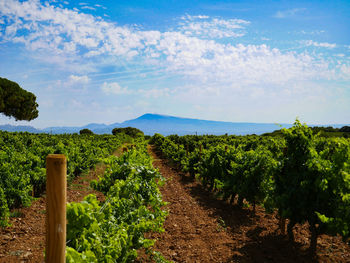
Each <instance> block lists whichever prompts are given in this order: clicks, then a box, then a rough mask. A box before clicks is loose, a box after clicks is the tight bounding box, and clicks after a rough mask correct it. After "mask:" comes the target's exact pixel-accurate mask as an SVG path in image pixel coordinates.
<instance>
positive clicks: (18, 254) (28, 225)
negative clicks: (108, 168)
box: [0, 165, 104, 263]
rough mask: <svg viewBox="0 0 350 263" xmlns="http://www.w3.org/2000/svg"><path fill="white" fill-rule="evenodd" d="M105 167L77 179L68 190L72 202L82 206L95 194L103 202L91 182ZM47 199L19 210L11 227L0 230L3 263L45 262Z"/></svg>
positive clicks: (0, 248)
mask: <svg viewBox="0 0 350 263" xmlns="http://www.w3.org/2000/svg"><path fill="white" fill-rule="evenodd" d="M103 171H104V166H102V165H98V166H97V167H96V169H94V170H91V171H90V172H89V173H88V174H87V175H84V176H80V177H78V178H76V179H75V180H74V181H73V182H72V184H70V186H69V187H68V189H67V201H68V202H80V201H82V200H83V198H84V197H85V196H86V195H88V194H91V193H94V194H96V196H97V198H98V199H99V200H103V198H104V197H103V195H102V193H100V192H97V191H94V190H92V189H91V188H90V181H91V180H92V179H96V178H97V177H98V175H100V174H102V173H103ZM45 211H46V202H45V196H43V197H41V198H39V199H37V200H35V201H34V202H33V203H32V205H31V206H30V207H26V208H22V209H19V210H17V213H18V216H17V217H12V218H11V225H12V226H10V227H6V228H5V229H1V228H0V262H6V263H10V262H35V263H37V262H44V249H45Z"/></svg>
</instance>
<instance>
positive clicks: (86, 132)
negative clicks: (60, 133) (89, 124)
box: [79, 129, 94, 135]
mask: <svg viewBox="0 0 350 263" xmlns="http://www.w3.org/2000/svg"><path fill="white" fill-rule="evenodd" d="M79 134H80V135H83V134H86V135H93V134H94V133H93V132H92V131H91V130H89V129H82V130H80V131H79Z"/></svg>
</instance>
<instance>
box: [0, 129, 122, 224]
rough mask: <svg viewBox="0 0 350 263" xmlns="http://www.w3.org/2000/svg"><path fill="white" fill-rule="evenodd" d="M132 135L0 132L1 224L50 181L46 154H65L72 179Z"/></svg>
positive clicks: (37, 194) (40, 192)
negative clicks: (12, 211)
mask: <svg viewBox="0 0 350 263" xmlns="http://www.w3.org/2000/svg"><path fill="white" fill-rule="evenodd" d="M127 138H128V137H126V136H123V135H120V136H113V135H102V136H101V135H99V136H98V135H84V136H82V135H78V134H73V135H49V134H29V133H10V132H2V131H0V226H6V225H7V224H8V222H9V216H10V211H11V210H12V209H15V208H19V207H22V206H28V205H29V204H30V203H31V201H32V200H33V198H34V197H38V196H40V195H41V194H42V193H43V192H44V190H45V184H46V169H45V167H46V163H45V162H46V156H47V155H48V154H56V153H60V154H65V155H66V157H67V176H68V180H69V181H71V180H73V179H74V178H75V177H76V176H77V175H79V174H81V173H82V172H83V171H85V170H88V169H89V168H92V167H93V166H94V165H95V164H96V163H97V162H99V160H100V159H101V158H104V157H106V156H108V155H109V154H110V153H111V152H112V151H113V150H115V149H117V148H118V147H119V146H120V145H121V144H122V143H123V142H124V141H125V140H127Z"/></svg>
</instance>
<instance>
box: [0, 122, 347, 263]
mask: <svg viewBox="0 0 350 263" xmlns="http://www.w3.org/2000/svg"><path fill="white" fill-rule="evenodd" d="M148 143H150V144H151V145H153V147H154V150H157V151H158V152H159V153H160V154H161V155H162V157H164V158H165V159H167V160H168V162H170V163H169V164H163V165H162V167H160V166H158V167H160V171H161V173H162V175H161V174H160V172H159V171H158V170H157V169H155V168H154V166H153V165H154V164H153V165H152V162H159V161H157V160H158V159H152V157H151V156H150V155H151V154H150V153H151V152H150V149H148ZM117 149H119V154H118V156H116V155H115V154H113V153H114V152H115V151H116V150H117ZM147 149H148V150H147ZM48 154H64V155H65V156H66V157H67V180H68V184H72V182H75V180H76V179H77V178H79V177H81V176H83V175H84V174H86V173H88V172H89V171H93V170H95V169H96V168H95V167H96V165H102V166H103V169H102V171H101V172H100V173H99V174H97V176H95V178H93V179H92V180H89V182H88V184H89V186H88V187H89V189H91V191H94V193H90V194H88V195H86V196H85V198H84V200H83V201H79V202H70V203H68V204H67V239H66V261H67V262H133V261H135V260H138V261H139V262H145V261H153V262H167V260H166V259H165V258H167V259H172V260H175V261H176V262H184V261H186V262H192V260H197V259H198V258H199V257H200V254H201V253H200V252H198V253H197V252H196V251H195V249H194V248H193V247H192V254H195V256H193V255H192V256H191V257H190V256H188V257H187V258H186V257H182V258H181V257H179V255H178V254H177V253H175V252H171V251H172V249H175V248H176V247H177V244H176V241H175V239H174V238H175V234H174V237H171V234H168V233H163V232H164V229H165V231H166V232H169V233H170V232H174V228H178V227H179V226H178V225H180V224H181V222H182V221H184V222H186V223H183V224H185V226H186V224H192V223H193V222H195V221H196V220H195V219H194V218H195V217H196V214H193V213H192V214H191V212H193V211H195V213H197V215H198V217H199V215H200V214H201V213H204V214H206V212H205V208H203V207H200V205H199V203H198V201H197V202H195V201H189V206H191V207H192V208H191V209H192V210H193V211H189V213H190V214H188V215H189V217H188V216H187V214H186V216H184V215H182V211H183V210H186V208H185V206H186V202H187V201H186V202H185V201H179V200H184V199H181V198H185V199H186V198H189V200H192V197H190V195H191V194H192V195H193V194H194V193H193V192H192V193H190V195H189V196H186V197H185V195H187V194H188V193H186V191H183V190H182V188H181V187H183V186H181V184H184V183H187V184H188V185H189V183H188V182H183V181H181V180H191V182H192V181H193V183H192V184H194V185H195V184H196V182H200V183H201V186H202V190H200V191H201V193H199V194H200V195H202V194H203V195H204V197H203V198H204V199H205V198H208V193H210V196H212V197H214V198H215V199H216V200H211V201H210V202H212V203H213V202H214V203H216V204H217V205H216V206H225V213H227V215H228V214H229V213H231V212H232V213H235V214H237V215H239V214H240V215H243V214H244V213H245V212H244V211H251V212H252V216H250V217H251V218H254V214H256V213H259V214H261V213H264V214H263V217H265V218H274V217H276V216H277V218H278V221H279V223H278V225H279V231H280V233H281V234H282V236H283V235H286V236H287V237H288V238H289V240H290V241H291V242H293V241H294V240H295V239H296V237H295V235H297V236H298V233H296V231H297V230H298V229H300V227H299V226H300V225H305V224H307V226H308V228H309V229H308V233H309V235H310V238H309V242H308V246H309V248H308V251H309V252H310V255H309V256H308V258H310V259H311V258H312V257H315V255H316V253H317V251H316V250H317V241H318V238H319V236H320V235H323V234H327V235H330V236H338V237H341V238H342V240H343V241H342V242H343V244H344V245H345V247H346V248H345V250H347V252H349V247H348V245H346V244H347V243H349V241H350V240H349V237H350V140H349V139H345V138H324V137H319V136H318V135H317V134H315V133H314V132H313V131H312V129H310V128H308V127H307V126H306V125H302V124H300V123H299V122H298V121H296V123H295V124H294V126H293V127H292V128H290V129H284V130H282V133H281V136H256V135H250V136H233V135H231V136H228V135H224V136H211V135H206V136H195V135H187V136H177V135H171V136H167V137H164V136H162V135H160V134H155V135H154V136H153V137H151V138H150V141H149V142H148V141H147V140H145V139H144V136H142V135H138V136H137V137H135V138H132V137H130V136H129V135H125V134H123V133H118V134H116V135H93V134H84V135H77V134H73V135H48V134H40V135H37V134H36V135H34V134H29V133H8V132H0V224H1V228H2V229H5V230H6V232H3V233H10V232H11V228H12V227H13V226H12V225H11V222H12V221H11V220H12V219H13V218H14V217H16V211H18V209H21V208H23V207H28V206H30V205H31V203H32V202H34V201H35V200H39V199H40V198H41V196H43V195H45V185H46V170H45V167H46V163H45V158H46V156H47V155H48ZM152 154H153V153H152ZM153 155H154V154H153ZM153 158H158V157H157V156H156V155H154V156H153ZM173 171H178V172H176V173H182V174H185V175H186V176H185V177H183V178H187V179H183V178H182V179H181V177H180V176H179V178H174V177H169V176H168V175H167V177H166V178H167V179H166V180H165V178H164V176H163V173H164V174H166V173H168V172H169V174H172V175H171V176H174V172H173ZM166 185H167V186H166ZM175 186H176V187H178V188H173V187H175ZM166 187H168V190H167V188H166ZM169 187H170V188H169ZM187 187H188V186H187ZM198 189H200V188H198V186H196V191H199V190H198ZM161 192H162V193H161ZM163 193H165V194H166V196H167V200H166V201H168V200H169V202H174V204H169V203H166V202H164V199H163V197H162V195H163ZM178 193H181V194H178ZM176 198H180V199H176ZM172 205H173V206H172ZM179 205H180V206H179ZM202 206H203V205H202ZM191 209H190V210H191ZM203 211H204V212H203ZM225 213H223V214H222V216H221V217H218V218H215V220H214V221H213V220H212V219H210V218H209V217H205V215H204V216H203V217H201V220H206V221H207V222H201V220H199V226H198V227H195V228H194V229H193V231H194V232H193V234H189V233H190V232H188V231H189V230H185V231H184V230H182V231H180V233H179V234H180V236H186V232H188V233H187V235H191V236H192V235H193V236H194V235H197V234H198V233H199V234H198V235H201V233H203V235H206V237H205V239H206V240H207V241H206V242H207V243H210V242H212V243H213V244H214V243H215V242H219V241H220V240H226V243H227V244H231V245H233V244H236V243H235V242H234V241H230V240H231V239H232V236H230V235H229V234H228V233H227V230H225V229H227V228H228V226H227V223H226V222H225V220H226V221H227V216H225ZM174 215H175V216H176V215H177V216H178V217H175V218H176V219H175V220H174V219H171V217H172V216H174ZM167 216H168V217H169V218H170V219H167ZM183 217H185V218H183ZM190 217H191V218H190ZM203 218H204V219H203ZM223 218H224V219H223ZM241 218H245V216H243V217H241ZM166 220H172V221H171V222H172V223H171V226H170V225H169V223H167V221H166ZM186 220H187V221H186ZM188 220H189V221H188ZM240 220H241V219H240ZM246 220H248V219H246ZM249 220H251V219H249ZM192 221H193V222H192ZM209 221H210V222H209ZM168 222H169V221H168ZM217 222H218V223H217ZM164 224H165V226H166V227H164ZM203 225H205V227H203ZM169 227H171V228H169ZM211 228H213V230H211ZM211 231H212V232H211ZM225 231H226V232H225ZM183 232H185V233H183ZM205 232H206V233H205ZM174 233H175V232H174ZM210 233H212V234H210ZM209 234H210V235H209ZM162 237H164V238H165V239H166V240H165V241H164V242H163V243H161V244H159V242H160V241H158V242H156V239H158V240H162ZM176 238H178V237H176ZM213 238H214V239H215V240H212V241H209V240H210V239H213ZM235 238H236V237H235ZM187 239H190V237H188V238H187ZM216 239H217V240H216ZM6 242H7V241H6ZM4 244H5V243H3V245H4ZM179 244H180V243H179ZM181 246H182V248H180V247H179V248H178V249H179V250H183V251H186V253H191V246H195V244H194V243H193V244H192V243H191V244H190V245H189V246H187V245H186V249H187V247H188V248H189V250H188V251H187V250H186V249H185V245H182V244H181ZM202 246H203V245H202ZM169 247H170V248H169ZM217 247H218V248H220V249H221V250H222V251H226V252H223V253H230V252H229V251H230V250H233V248H230V246H228V245H227V246H226V245H225V246H222V247H221V244H218V245H217ZM199 249H200V248H199ZM155 250H159V251H160V252H161V253H159V252H156V251H155ZM169 251H170V252H169ZM42 252H44V251H42ZM347 252H344V253H347ZM196 253H197V254H196ZM211 253H214V252H211ZM162 254H163V255H164V256H162ZM202 254H203V253H202ZM1 255H2V254H1V253H0V262H3V261H1ZM210 255H211V254H210ZM213 255H214V254H213ZM2 256H4V255H2ZM213 257H214V258H215V257H216V260H222V258H221V257H220V255H216V256H212V255H211V258H210V257H209V258H208V259H202V262H210V261H212V260H213ZM190 258H191V259H190ZM337 259H338V258H337ZM188 260H190V261H188ZM243 261H244V258H243ZM246 261H247V262H251V260H246ZM258 261H259V260H258ZM262 261H263V259H262ZM272 261H273V260H272ZM330 261H332V258H330ZM4 262H5V261H4ZM18 262H19V261H18ZM193 262H194V261H193ZM228 262H231V261H228ZM244 262H245V261H244ZM344 262H346V260H345V261H344Z"/></svg>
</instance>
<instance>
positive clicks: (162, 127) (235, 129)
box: [0, 113, 344, 135]
mask: <svg viewBox="0 0 350 263" xmlns="http://www.w3.org/2000/svg"><path fill="white" fill-rule="evenodd" d="M128 126H131V127H135V128H138V129H140V130H142V131H143V132H144V133H145V134H146V135H153V134H154V133H160V134H163V135H170V134H178V135H185V134H198V135H200V134H214V135H221V134H225V133H227V134H236V135H246V134H263V133H267V132H272V131H274V130H278V129H280V128H281V127H280V126H279V125H277V124H274V123H250V122H223V121H208V120H199V119H190V118H181V117H174V116H167V115H160V114H150V113H147V114H144V115H142V116H140V117H138V118H136V119H132V120H128V121H124V122H122V123H113V124H110V125H107V124H98V123H90V124H88V125H85V126H82V127H48V128H45V129H36V128H34V127H32V126H12V125H0V130H6V131H12V132H13V131H27V132H31V133H53V134H62V133H79V131H80V130H81V129H85V128H87V129H90V130H92V131H93V132H94V133H96V134H111V133H112V130H113V129H114V128H116V127H128ZM281 126H282V127H283V128H289V127H291V126H292V125H291V124H281ZM322 126H333V127H335V128H339V127H342V126H344V125H340V124H338V125H322Z"/></svg>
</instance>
